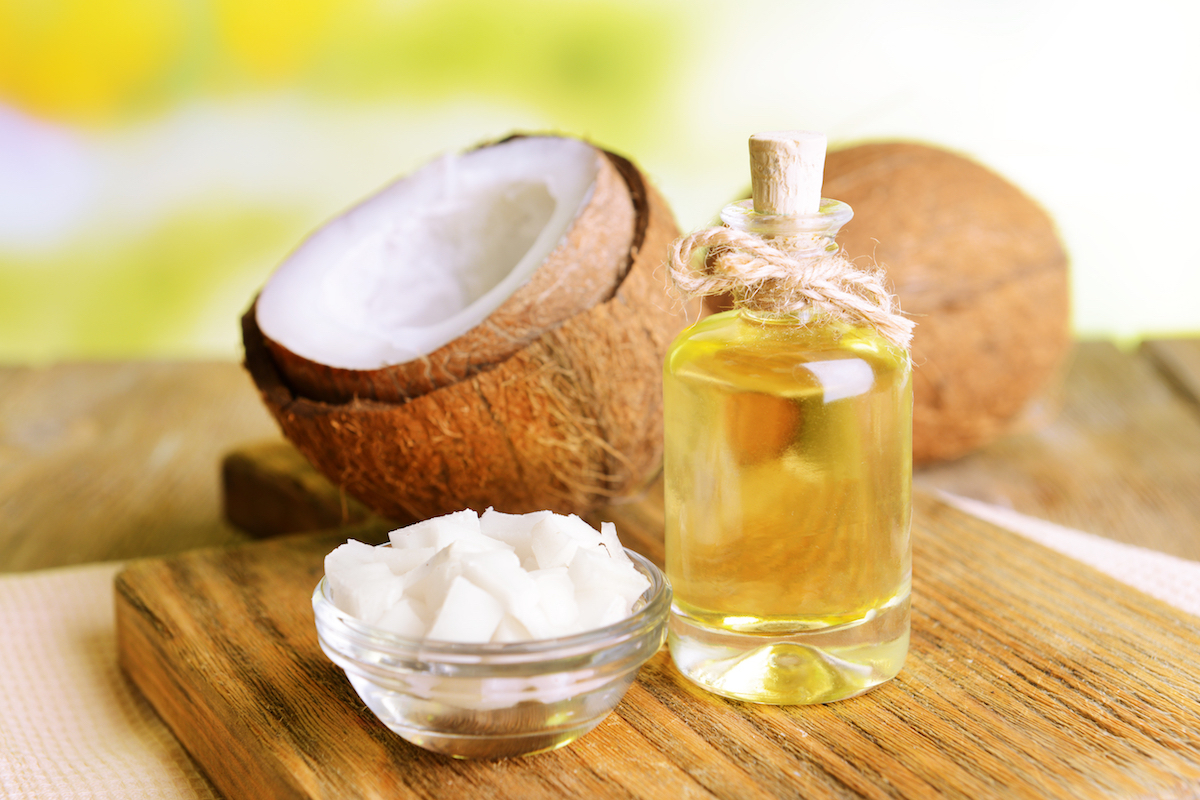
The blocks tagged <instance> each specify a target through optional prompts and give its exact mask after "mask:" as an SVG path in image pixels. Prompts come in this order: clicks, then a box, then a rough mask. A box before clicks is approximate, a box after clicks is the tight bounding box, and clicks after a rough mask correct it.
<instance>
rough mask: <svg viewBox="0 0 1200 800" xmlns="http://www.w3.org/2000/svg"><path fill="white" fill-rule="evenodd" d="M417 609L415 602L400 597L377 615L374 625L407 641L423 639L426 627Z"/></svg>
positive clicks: (417, 605)
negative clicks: (407, 639)
mask: <svg viewBox="0 0 1200 800" xmlns="http://www.w3.org/2000/svg"><path fill="white" fill-rule="evenodd" d="M418 608H419V604H418V603H417V602H416V601H414V600H410V599H408V598H403V597H402V598H400V599H399V600H397V601H396V602H395V603H393V604H392V605H391V606H390V607H389V608H388V609H387V610H385V611H384V612H383V613H382V614H380V615H379V618H378V619H377V620H375V625H376V626H377V627H380V628H383V629H384V630H385V631H391V632H392V633H398V634H400V635H401V636H404V637H406V638H409V639H423V638H424V637H425V629H426V625H425V621H424V620H423V619H421V614H420V613H419V612H418Z"/></svg>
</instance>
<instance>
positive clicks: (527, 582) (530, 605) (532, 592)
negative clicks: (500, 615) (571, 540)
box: [462, 552, 557, 639]
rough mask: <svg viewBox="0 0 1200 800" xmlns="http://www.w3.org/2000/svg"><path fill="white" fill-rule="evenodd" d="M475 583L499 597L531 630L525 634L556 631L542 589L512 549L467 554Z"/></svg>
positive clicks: (467, 568) (467, 573) (469, 575)
mask: <svg viewBox="0 0 1200 800" xmlns="http://www.w3.org/2000/svg"><path fill="white" fill-rule="evenodd" d="M462 574H463V575H464V576H465V577H466V578H468V579H469V580H470V581H471V582H472V583H474V584H475V585H476V586H478V587H480V588H481V589H483V590H484V591H486V592H487V593H488V594H490V595H491V596H492V597H494V598H495V599H496V601H497V602H498V603H500V606H501V607H502V608H503V609H504V611H505V613H506V614H508V615H510V616H512V617H513V618H514V619H515V620H516V621H518V622H519V623H520V624H521V626H522V627H523V628H524V629H525V630H526V631H528V632H529V635H528V636H527V637H526V638H532V639H545V638H549V637H551V636H554V635H556V630H557V629H556V628H555V627H554V626H553V625H551V624H550V621H549V619H547V617H546V614H545V612H544V611H542V608H541V597H542V595H541V590H540V588H539V587H538V584H537V582H536V581H535V580H534V579H533V577H532V576H531V575H530V574H529V573H528V572H526V571H525V569H524V567H522V566H521V564H520V561H519V560H518V559H517V556H516V554H515V553H512V552H492V553H478V554H474V555H472V556H470V557H469V558H467V559H466V560H465V562H464V564H463V573H462Z"/></svg>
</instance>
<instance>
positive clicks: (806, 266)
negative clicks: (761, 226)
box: [668, 227, 914, 352]
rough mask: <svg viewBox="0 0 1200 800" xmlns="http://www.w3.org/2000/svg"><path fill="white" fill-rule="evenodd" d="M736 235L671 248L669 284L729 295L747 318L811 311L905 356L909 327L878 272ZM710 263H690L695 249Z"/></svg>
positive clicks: (689, 240)
mask: <svg viewBox="0 0 1200 800" xmlns="http://www.w3.org/2000/svg"><path fill="white" fill-rule="evenodd" d="M785 247H786V240H784V242H779V243H777V241H772V240H767V239H763V238H761V237H759V236H755V235H754V234H751V233H746V232H744V231H739V230H736V229H734V228H727V227H717V228H707V229H704V230H701V231H697V232H695V233H693V234H690V235H689V236H684V237H682V238H680V239H677V240H676V241H675V242H673V243H672V245H671V250H670V258H669V261H668V265H669V269H670V275H671V280H672V281H673V282H674V284H675V286H676V288H678V289H679V291H680V292H682V293H683V294H685V295H687V296H689V297H704V296H708V295H720V294H732V295H733V299H734V302H735V303H736V304H737V305H738V306H740V307H742V308H746V309H749V310H752V311H759V312H765V313H771V314H789V313H797V312H799V311H801V310H802V309H804V308H807V307H811V308H813V309H815V310H819V311H822V312H824V313H825V314H828V315H830V316H832V317H834V318H836V319H839V320H842V321H844V322H847V323H851V324H859V325H863V324H865V325H868V326H870V327H872V328H874V329H875V330H876V331H877V332H878V333H879V335H880V336H882V337H883V338H884V339H886V340H887V341H888V342H889V343H890V344H892V345H894V346H896V347H898V348H900V349H901V350H903V351H905V352H908V351H909V349H910V347H911V345H912V331H913V327H914V323H913V321H912V320H910V319H908V318H907V317H905V316H904V315H903V314H901V313H900V309H899V306H898V304H897V302H896V298H895V297H894V296H893V295H892V294H891V293H890V292H889V291H888V290H887V288H886V287H885V286H884V281H883V278H884V276H883V271H882V270H881V269H879V268H878V267H875V266H874V265H872V266H870V267H861V266H858V265H856V264H854V263H853V262H851V261H850V260H849V259H848V258H846V257H845V256H844V255H842V254H841V253H840V252H838V253H825V252H821V253H817V254H815V255H814V254H810V253H803V252H799V251H797V250H789V249H785ZM704 249H707V250H708V256H707V258H705V259H702V260H700V259H697V261H700V265H699V266H695V265H694V264H693V256H695V255H696V254H697V252H698V251H700V250H704Z"/></svg>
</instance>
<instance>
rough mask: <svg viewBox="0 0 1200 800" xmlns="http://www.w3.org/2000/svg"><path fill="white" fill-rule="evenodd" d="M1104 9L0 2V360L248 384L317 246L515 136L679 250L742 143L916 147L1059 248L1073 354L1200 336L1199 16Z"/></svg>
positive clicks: (1038, 3) (1042, 1)
mask: <svg viewBox="0 0 1200 800" xmlns="http://www.w3.org/2000/svg"><path fill="white" fill-rule="evenodd" d="M1102 5H1103V4H1096V3H1085V2H1076V1H1075V0H1010V1H1009V2H1005V3H962V2H960V1H958V0H955V1H953V2H951V0H914V1H913V2H905V1H904V0H841V1H840V2H832V1H831V0H827V1H826V2H809V1H808V0H759V2H754V3H728V2H715V1H714V2H709V1H708V0H689V2H684V1H683V0H639V1H635V0H508V2H504V3H496V2H488V1H487V0H287V1H286V2H285V1H284V0H0V360H3V361H7V362H44V361H49V360H71V359H81V358H130V357H229V358H233V357H237V355H238V354H239V341H238V317H239V316H240V314H241V313H242V311H243V310H244V309H245V308H246V307H247V306H248V305H249V303H250V301H251V299H252V297H253V295H254V292H255V291H256V289H257V288H258V287H259V286H261V284H262V283H263V281H264V280H265V279H266V277H267V276H268V275H269V274H270V272H271V270H272V269H273V268H274V266H275V265H276V264H277V263H278V262H279V261H280V260H281V259H282V258H283V257H284V256H285V255H286V254H287V253H288V251H289V250H290V249H291V248H292V247H294V246H295V245H296V244H297V243H298V242H299V241H300V240H301V239H302V238H303V237H304V236H305V235H306V234H307V233H308V232H309V231H311V230H312V229H313V228H315V227H316V226H318V225H320V224H321V222H322V221H324V220H325V219H327V218H329V217H330V216H332V215H334V214H336V213H337V212H339V211H340V210H342V209H344V208H345V207H347V206H348V205H350V204H351V203H353V202H355V201H356V200H358V199H360V198H362V197H364V196H366V195H367V194H370V193H371V192H373V191H374V190H375V189H377V188H378V187H379V186H381V185H382V184H384V183H387V182H389V181H390V180H392V179H393V178H394V177H396V176H397V175H400V174H402V173H404V172H407V171H409V170H411V169H412V168H414V167H415V166H417V165H419V164H421V163H423V162H425V161H427V160H429V159H430V158H432V157H434V156H436V155H438V154H440V153H441V152H444V151H447V150H458V149H462V148H464V147H468V146H470V145H473V144H475V143H478V142H480V141H484V140H488V139H492V138H496V137H499V136H503V135H505V134H507V133H509V132H511V131H513V130H555V131H562V132H566V133H572V134H578V135H582V136H586V137H588V138H590V139H592V140H593V141H595V142H596V143H598V144H600V145H602V146H605V147H607V148H609V149H613V150H617V151H620V152H623V153H625V154H627V155H629V156H631V157H632V158H633V159H634V160H636V161H637V162H639V163H640V164H641V166H642V167H643V168H644V169H645V170H646V171H647V172H648V173H649V174H650V176H651V177H652V178H653V179H654V180H655V181H656V182H657V183H658V184H659V186H660V188H661V189H662V190H663V192H664V193H665V194H666V196H667V198H668V199H669V200H670V201H671V203H672V205H673V207H674V208H675V211H676V214H677V216H678V217H679V220H680V223H681V224H682V225H683V226H684V227H685V228H694V227H697V226H699V225H701V224H704V223H705V222H706V221H707V220H709V219H710V218H711V216H712V215H713V214H714V213H715V212H716V211H717V210H718V209H719V208H720V207H721V206H722V205H723V204H724V203H726V202H727V201H728V200H730V199H731V198H732V197H733V196H734V195H735V194H737V193H738V192H740V191H742V189H743V188H744V187H745V185H746V184H747V174H748V168H747V165H746V145H745V141H746V138H747V137H748V136H749V134H751V133H753V132H755V131H757V130H767V129H776V128H797V127H799V128H810V129H815V130H823V131H826V132H827V133H828V134H829V136H830V139H831V143H832V144H833V145H834V146H836V145H839V144H848V143H852V142H856V141H862V140H867V139H881V138H908V139H919V140H923V141H927V142H930V143H932V144H936V145H940V146H943V147H947V148H950V149H953V150H957V151H960V152H963V153H965V154H967V155H969V156H971V157H974V158H976V159H977V160H979V161H981V162H982V163H984V164H985V165H987V166H989V167H991V168H993V169H995V170H997V171H998V172H1000V173H1002V174H1004V175H1005V176H1007V177H1008V178H1009V179H1010V180H1012V181H1014V182H1015V183H1017V184H1018V185H1019V186H1021V187H1022V188H1024V189H1025V190H1026V191H1027V192H1028V193H1029V194H1030V195H1032V196H1033V197H1034V198H1035V199H1037V200H1038V201H1040V202H1041V203H1042V204H1043V205H1044V206H1046V208H1047V209H1048V210H1049V211H1050V212H1051V214H1052V215H1053V216H1054V217H1055V218H1056V220H1057V221H1058V224H1059V226H1060V229H1061V231H1062V234H1063V237H1064V239H1065V240H1066V242H1067V246H1068V249H1069V250H1070V253H1071V256H1072V280H1073V291H1074V325H1075V329H1076V331H1077V332H1078V333H1079V334H1080V335H1082V336H1106V337H1115V338H1119V339H1131V338H1137V337H1140V336H1148V335H1162V334H1173V333H1184V332H1190V333H1196V332H1200V306H1198V305H1197V303H1196V301H1195V299H1194V298H1195V297H1197V296H1200V269H1198V267H1200V265H1198V264H1197V263H1196V262H1197V256H1196V255H1194V254H1192V253H1191V250H1190V248H1189V246H1190V244H1191V242H1190V241H1189V239H1190V237H1189V236H1188V234H1189V233H1190V232H1191V230H1192V229H1193V227H1194V224H1195V221H1196V220H1197V219H1200V199H1198V198H1197V195H1196V193H1195V191H1194V185H1195V182H1196V180H1197V178H1200V155H1198V151H1197V147H1196V145H1195V143H1194V141H1193V140H1194V133H1195V130H1196V128H1197V122H1200V54H1198V53H1197V48H1195V47H1194V43H1195V42H1196V41H1198V40H1200V11H1198V10H1196V9H1197V7H1196V6H1195V5H1194V4H1189V3H1185V2H1154V1H1153V0H1152V1H1151V2H1143V3H1141V4H1139V5H1138V7H1137V13H1136V15H1133V14H1132V12H1131V11H1130V12H1129V13H1119V14H1118V13H1114V12H1111V11H1107V10H1103V9H1102V8H1101V7H1100V6H1102ZM1113 8H1114V9H1116V8H1118V7H1116V6H1113ZM1120 8H1126V7H1125V6H1121V7H1120Z"/></svg>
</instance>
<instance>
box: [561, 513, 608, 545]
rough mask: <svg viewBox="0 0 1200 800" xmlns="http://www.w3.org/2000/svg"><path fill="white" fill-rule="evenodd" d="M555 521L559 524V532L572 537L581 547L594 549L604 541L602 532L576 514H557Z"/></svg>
mask: <svg viewBox="0 0 1200 800" xmlns="http://www.w3.org/2000/svg"><path fill="white" fill-rule="evenodd" d="M554 521H555V524H556V525H557V526H558V530H559V532H560V533H562V534H563V535H564V536H569V537H571V539H573V540H574V541H576V542H577V543H578V544H579V546H580V547H589V548H593V549H594V548H597V547H599V546H600V544H601V541H602V540H601V539H600V532H599V531H597V530H596V529H595V528H593V527H592V526H591V525H589V524H588V523H586V522H584V521H583V520H582V519H580V518H579V517H577V516H575V515H574V514H571V515H569V516H562V515H561V514H555V515H554Z"/></svg>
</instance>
